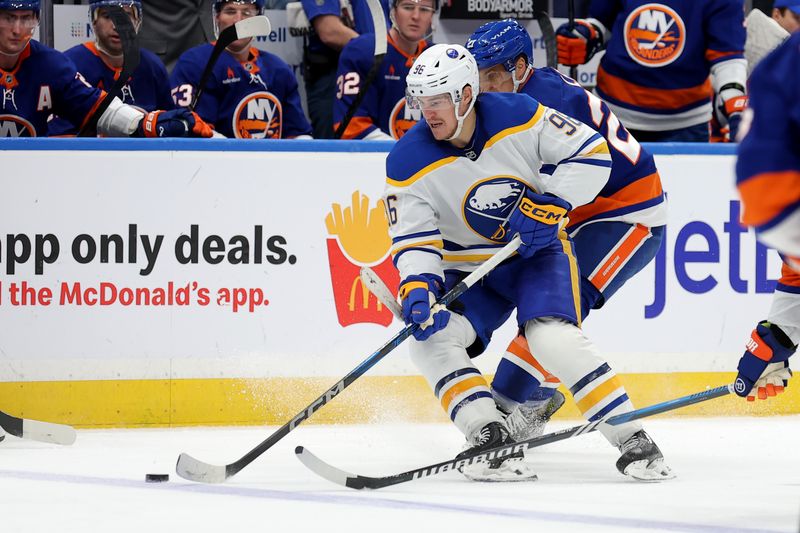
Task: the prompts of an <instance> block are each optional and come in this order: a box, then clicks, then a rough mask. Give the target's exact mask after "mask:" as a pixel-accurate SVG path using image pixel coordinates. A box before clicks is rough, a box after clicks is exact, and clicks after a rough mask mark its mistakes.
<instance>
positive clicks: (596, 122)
mask: <svg viewBox="0 0 800 533" xmlns="http://www.w3.org/2000/svg"><path fill="white" fill-rule="evenodd" d="M520 92H521V93H523V94H527V95H529V96H532V97H533V98H534V99H536V100H538V101H539V102H541V103H542V104H544V105H546V106H547V107H551V108H553V109H555V110H557V111H560V112H561V113H564V114H565V115H568V116H570V117H574V118H576V119H578V120H580V121H581V122H583V123H584V124H586V125H587V126H589V127H590V128H592V129H593V130H595V131H597V132H598V133H599V134H600V135H602V136H603V137H604V138H605V139H606V142H607V144H608V149H609V153H610V155H611V161H612V166H611V176H610V177H609V180H608V183H606V185H605V186H604V187H603V190H602V191H600V194H599V195H598V196H597V198H596V199H595V200H594V201H593V202H591V203H589V204H587V205H583V206H579V207H577V208H576V209H573V210H572V211H571V212H570V217H569V220H570V221H569V225H568V226H567V229H568V230H569V231H570V232H572V231H573V230H575V229H577V228H579V227H581V226H582V225H584V224H586V223H588V222H593V221H596V220H600V219H602V220H620V221H625V222H629V223H634V224H642V225H644V226H648V227H655V226H662V225H664V224H666V223H667V213H666V201H665V197H664V191H663V189H662V186H661V178H660V177H659V175H658V171H657V170H656V164H655V161H654V160H653V156H652V155H651V154H650V153H649V152H648V151H647V150H645V149H644V148H643V147H642V145H641V144H639V142H638V141H637V140H636V139H635V138H634V137H633V136H632V135H630V133H628V131H627V130H626V129H625V127H624V126H622V125H621V124H620V122H619V120H618V119H617V117H616V116H615V115H614V113H612V112H611V110H610V109H609V107H608V105H606V103H605V102H603V101H602V100H600V99H599V98H598V97H597V96H595V95H593V94H591V93H589V92H587V91H586V90H584V89H583V88H582V87H581V86H580V85H579V84H578V83H577V82H575V81H574V80H572V79H570V78H567V77H564V76H562V75H561V74H560V73H559V72H558V71H557V70H555V69H552V68H539V69H536V70H535V71H534V72H533V74H532V75H531V76H530V78H529V79H528V80H527V81H526V83H525V84H524V85H523V86H522V87H521V88H520ZM552 170H553V168H549V167H544V168H543V169H542V171H543V172H548V173H551V172H552Z"/></svg>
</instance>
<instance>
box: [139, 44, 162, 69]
mask: <svg viewBox="0 0 800 533" xmlns="http://www.w3.org/2000/svg"><path fill="white" fill-rule="evenodd" d="M141 54H142V63H147V64H149V65H157V66H159V65H160V66H161V67H163V66H164V62H163V61H161V58H160V57H158V55H157V54H155V53H154V52H151V51H150V50H146V49H144V48H142V50H141Z"/></svg>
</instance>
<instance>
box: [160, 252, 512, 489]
mask: <svg viewBox="0 0 800 533" xmlns="http://www.w3.org/2000/svg"><path fill="white" fill-rule="evenodd" d="M520 242H521V240H520V238H519V236H516V237H514V238H513V239H511V241H510V242H509V243H508V244H506V245H505V246H503V247H502V248H501V249H500V250H498V251H497V253H495V254H494V255H493V256H492V257H490V258H489V259H487V260H486V261H484V262H483V263H482V264H480V265H479V266H478V267H477V268H476V269H475V270H474V271H472V272H471V273H470V274H469V275H468V276H467V277H466V278H464V279H463V280H461V281H460V282H459V283H458V284H457V285H456V286H455V287H453V288H452V289H450V290H449V291H447V293H446V294H445V295H444V296H442V297H441V298H440V299H439V300H438V301H437V302H436V303H437V304H440V305H444V306H447V305H448V304H449V303H452V302H453V301H454V300H455V299H457V298H458V297H459V296H461V295H462V294H464V292H465V291H466V290H467V289H469V288H470V287H471V286H473V285H474V284H475V283H477V282H478V281H479V280H480V279H481V278H483V277H484V276H485V275H486V274H488V273H489V272H491V271H492V270H494V268H495V267H496V266H497V265H499V264H500V263H502V262H503V261H505V260H506V259H508V258H509V257H511V256H512V255H513V254H514V252H516V250H517V247H519V244H520ZM417 328H419V325H418V324H412V325H410V326H406V327H404V328H403V329H402V330H400V332H399V333H397V334H396V335H395V336H394V337H392V338H391V339H389V341H388V342H386V344H384V345H383V346H381V347H380V348H378V349H377V350H376V351H375V352H373V353H372V355H370V356H369V357H367V358H366V359H364V361H362V362H361V364H359V365H358V366H357V367H356V368H354V369H353V370H351V371H350V373H349V374H347V375H346V376H345V377H343V378H342V379H340V380H339V381H338V382H336V383H335V384H334V385H333V386H332V387H331V388H329V389H328V390H326V391H325V392H323V393H322V395H320V397H319V398H317V399H316V400H314V401H313V402H311V403H310V404H309V405H308V406H306V407H305V409H303V410H302V411H300V412H299V413H297V415H295V417H294V418H292V419H291V420H290V421H289V422H287V423H285V424H284V425H283V426H281V427H280V428H278V430H277V431H275V433H273V434H272V435H270V436H269V437H267V438H266V439H264V440H263V441H262V442H261V443H260V444H258V445H257V446H256V447H255V448H253V449H252V450H250V451H249V452H247V453H246V454H245V455H243V456H242V457H241V458H239V459H238V460H236V461H234V462H233V463H230V464H227V465H225V466H221V465H213V464H210V463H204V462H203V461H199V460H197V459H195V458H194V457H192V456H191V455H189V454H186V453H182V454H181V455H180V456H178V462H177V464H176V465H175V472H177V474H178V475H179V476H181V477H182V478H184V479H188V480H189V481H198V482H201V483H221V482H223V481H225V480H226V479H228V478H230V477H232V476H235V475H236V474H237V473H239V472H240V471H241V470H242V469H243V468H244V467H246V466H247V465H249V464H250V463H252V462H253V461H254V460H256V459H257V458H258V457H259V456H261V454H263V453H264V452H265V451H267V450H269V449H270V448H272V446H273V445H274V444H275V443H276V442H278V441H279V440H281V439H282V438H283V437H285V436H286V435H287V434H288V433H289V432H290V431H292V430H293V429H294V428H296V427H297V426H299V425H300V424H301V423H302V422H303V421H304V420H306V419H308V418H309V417H310V416H311V415H313V414H314V413H315V412H316V411H317V410H318V409H320V408H321V407H322V406H323V405H325V404H327V403H328V402H330V401H331V400H333V398H335V397H336V396H337V395H338V394H339V393H340V392H342V391H343V390H344V389H346V388H347V387H349V386H350V385H351V384H352V383H353V382H354V381H355V380H357V379H358V378H359V377H361V376H363V375H364V374H365V373H366V372H367V371H368V370H369V369H370V368H372V367H373V366H375V365H376V364H377V363H378V362H379V361H380V360H381V359H383V358H384V357H386V356H387V355H388V354H389V353H391V352H392V350H394V349H395V348H397V347H398V346H400V344H402V343H403V341H404V340H406V339H407V338H408V337H410V336H411V335H413V334H414V332H415V331H416V330H417Z"/></svg>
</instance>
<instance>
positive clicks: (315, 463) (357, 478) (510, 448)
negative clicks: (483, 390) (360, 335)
mask: <svg viewBox="0 0 800 533" xmlns="http://www.w3.org/2000/svg"><path fill="white" fill-rule="evenodd" d="M731 392H733V385H724V386H722V387H717V388H714V389H709V390H705V391H702V392H698V393H695V394H690V395H688V396H682V397H681V398H676V399H674V400H667V401H665V402H661V403H657V404H654V405H651V406H649V407H643V408H641V409H636V410H634V411H630V412H628V413H623V414H620V415H616V416H612V417H609V418H606V419H600V420H596V421H594V422H589V423H588V424H583V425H582V426H575V427H572V428H568V429H564V430H561V431H556V432H555V433H549V434H547V435H541V436H539V437H534V438H532V439H528V440H523V441H520V442H515V443H512V444H507V445H505V446H498V447H497V448H492V449H491V450H486V451H485V452H482V453H477V454H474V455H470V456H468V457H464V458H463V459H451V460H449V461H444V462H441V463H436V464H433V465H428V466H423V467H422V468H417V469H414V470H409V471H408V472H403V473H402V474H395V475H391V476H382V477H370V476H362V475H359V474H351V473H349V472H346V471H344V470H341V469H339V468H336V467H335V466H332V465H330V464H329V463H326V462H325V461H323V460H321V459H320V458H318V457H317V456H316V455H314V454H313V453H311V452H310V451H308V450H307V449H306V448H304V447H302V446H298V447H297V448H295V451H294V453H295V454H296V455H297V458H298V459H300V461H301V462H302V463H303V464H304V465H306V467H308V468H309V469H310V470H311V471H312V472H314V473H315V474H317V475H318V476H320V477H322V478H325V479H327V480H328V481H330V482H332V483H336V484H337V485H341V486H343V487H348V488H351V489H356V490H361V489H381V488H384V487H390V486H392V485H398V484H400V483H405V482H407V481H413V480H415V479H420V478H424V477H430V476H435V475H437V474H442V473H444V472H452V471H454V470H459V469H461V468H463V467H465V466H467V465H471V464H474V463H486V462H489V461H491V460H492V459H497V458H498V457H505V456H507V455H510V454H513V453H517V452H524V451H525V450H529V449H531V448H537V447H539V446H544V445H545V444H550V443H551V442H558V441H560V440H565V439H570V438H572V437H577V436H578V435H583V434H584V433H591V432H592V431H596V430H597V428H598V426H599V425H600V424H603V423H605V424H611V425H614V426H616V425H619V424H624V423H625V422H631V421H632V420H638V419H640V418H645V417H648V416H653V415H657V414H659V413H666V412H667V411H672V410H673V409H679V408H681V407H686V406H688V405H692V404H695V403H700V402H705V401H707V400H711V399H714V398H719V397H721V396H725V395H727V394H730V393H731Z"/></svg>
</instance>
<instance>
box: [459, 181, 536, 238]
mask: <svg viewBox="0 0 800 533" xmlns="http://www.w3.org/2000/svg"><path fill="white" fill-rule="evenodd" d="M524 190H525V183H524V182H523V181H522V180H520V179H519V178H515V177H512V176H492V177H491V178H486V179H484V180H481V181H479V182H478V183H476V184H475V185H473V186H472V188H471V189H469V190H468V191H467V194H466V195H465V196H464V202H463V213H464V220H466V222H467V225H468V226H469V227H470V228H471V229H472V231H474V232H475V233H477V234H478V235H480V236H482V237H485V238H487V239H490V240H493V241H504V240H505V232H504V231H503V230H502V225H503V223H504V222H505V221H506V219H508V216H509V215H510V214H511V211H512V210H513V209H514V206H515V205H516V204H517V200H518V199H519V197H520V194H522V191H524Z"/></svg>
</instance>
